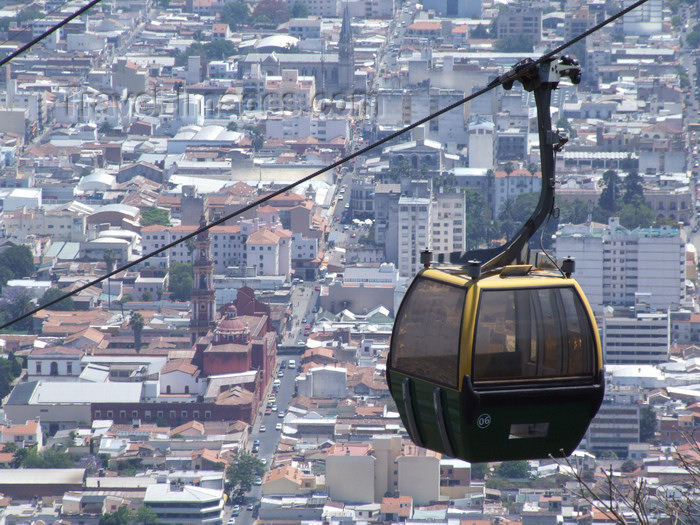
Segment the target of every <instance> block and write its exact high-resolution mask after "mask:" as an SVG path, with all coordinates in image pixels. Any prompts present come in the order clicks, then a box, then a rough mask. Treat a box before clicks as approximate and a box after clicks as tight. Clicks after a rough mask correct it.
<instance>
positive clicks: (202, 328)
mask: <svg viewBox="0 0 700 525" xmlns="http://www.w3.org/2000/svg"><path fill="white" fill-rule="evenodd" d="M206 224H207V222H206V220H205V219H204V216H202V218H201V219H200V221H199V228H200V229H202V228H204V226H206ZM195 251H196V253H197V256H196V258H195V260H194V265H193V267H192V270H193V273H194V283H193V285H192V299H191V300H190V302H191V304H192V314H191V316H190V342H191V343H192V345H194V344H195V343H196V342H197V339H199V338H200V337H202V336H204V335H207V333H208V332H209V330H210V329H212V328H214V321H215V316H216V292H215V291H214V261H213V260H212V258H211V240H210V239H209V230H204V231H202V232H199V233H198V234H197V237H196V240H195Z"/></svg>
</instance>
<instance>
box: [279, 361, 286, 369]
mask: <svg viewBox="0 0 700 525" xmlns="http://www.w3.org/2000/svg"><path fill="white" fill-rule="evenodd" d="M284 368H287V361H280V370H282V369H284Z"/></svg>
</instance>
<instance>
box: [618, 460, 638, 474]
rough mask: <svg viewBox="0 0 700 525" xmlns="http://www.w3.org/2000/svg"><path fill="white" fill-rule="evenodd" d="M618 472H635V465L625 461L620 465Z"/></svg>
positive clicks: (632, 462) (631, 461) (630, 461)
mask: <svg viewBox="0 0 700 525" xmlns="http://www.w3.org/2000/svg"><path fill="white" fill-rule="evenodd" d="M620 470H621V471H622V472H628V473H629V472H634V471H635V470H637V464H636V463H635V462H634V461H633V460H631V459H627V460H625V461H624V462H623V463H622V465H620Z"/></svg>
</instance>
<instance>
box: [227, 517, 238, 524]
mask: <svg viewBox="0 0 700 525" xmlns="http://www.w3.org/2000/svg"><path fill="white" fill-rule="evenodd" d="M227 525H236V518H235V517H234V516H231V517H230V518H229V520H228V522H227Z"/></svg>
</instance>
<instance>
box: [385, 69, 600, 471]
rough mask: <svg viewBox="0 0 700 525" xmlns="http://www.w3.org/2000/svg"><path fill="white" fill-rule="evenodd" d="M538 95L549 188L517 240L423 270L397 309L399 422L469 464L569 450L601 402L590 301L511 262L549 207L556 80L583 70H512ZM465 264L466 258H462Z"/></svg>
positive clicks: (559, 280) (562, 273) (565, 279)
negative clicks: (479, 259) (447, 267)
mask: <svg viewBox="0 0 700 525" xmlns="http://www.w3.org/2000/svg"><path fill="white" fill-rule="evenodd" d="M508 75H509V77H508V80H507V81H505V82H503V84H504V87H506V88H509V87H510V86H512V79H515V80H518V81H520V82H522V83H523V86H524V87H525V89H528V90H532V91H534V92H535V100H536V102H537V113H538V127H539V134H540V150H541V151H540V155H541V162H542V192H541V195H540V200H539V202H538V206H537V208H536V210H535V212H534V213H533V216H532V217H531V218H530V220H528V222H527V223H526V224H525V225H524V226H523V228H522V229H521V230H520V232H518V234H517V235H516V236H515V238H514V240H513V241H511V242H510V243H509V244H507V245H506V246H505V247H503V248H501V249H500V250H499V251H497V252H496V253H495V254H494V253H488V252H479V253H477V252H474V253H472V254H466V257H469V258H474V256H475V255H477V256H482V257H484V255H485V254H486V255H487V256H488V257H490V259H488V260H487V262H486V263H484V264H483V265H482V264H480V263H479V262H476V261H469V262H468V266H467V267H466V268H465V267H461V268H453V269H450V270H443V269H437V268H431V261H430V254H429V252H427V251H426V252H423V254H422V256H421V259H422V263H423V264H424V269H423V270H421V271H420V272H419V273H418V275H417V276H416V277H415V278H414V280H413V282H412V283H411V285H410V287H409V289H408V290H407V292H406V296H405V297H404V300H403V302H402V304H401V307H400V308H399V310H398V313H397V315H396V320H395V323H394V329H393V334H392V340H391V347H390V351H389V358H388V361H387V381H388V384H389V389H390V391H391V393H392V396H393V398H394V401H395V402H396V405H397V408H398V411H399V413H400V415H401V419H402V421H403V423H404V426H405V427H406V429H407V431H408V433H409V435H410V437H411V439H412V440H413V441H414V442H415V443H416V444H417V445H419V446H423V447H426V448H429V449H432V450H436V451H439V452H443V453H445V454H447V455H450V456H453V457H458V458H462V459H465V460H467V461H472V462H485V461H505V460H518V459H536V458H545V457H548V456H550V455H551V456H556V457H560V456H562V455H567V456H568V455H569V454H571V452H573V451H574V449H575V448H576V447H577V446H578V444H579V442H580V441H581V438H582V437H583V435H584V434H585V432H586V430H587V428H588V425H589V423H590V421H591V419H592V418H593V417H594V416H595V414H596V413H597V411H598V408H599V407H600V404H601V402H602V400H603V393H604V380H603V360H602V353H601V346H600V339H599V337H598V330H597V328H596V323H595V318H594V316H593V313H592V311H591V308H590V305H589V304H588V301H587V300H586V297H585V295H584V293H583V291H582V290H581V287H580V286H579V285H578V283H577V282H576V281H575V280H574V279H573V278H571V272H572V271H573V261H570V260H569V261H566V262H565V264H564V265H563V266H562V269H561V270H559V269H557V268H556V267H555V270H554V271H553V270H552V269H543V268H536V267H533V266H531V265H528V264H514V263H515V262H516V261H515V260H516V259H518V258H521V256H522V252H523V251H525V250H526V248H527V242H528V240H529V239H530V237H531V236H532V235H533V234H534V232H535V231H536V230H537V228H539V226H540V225H541V224H542V223H543V222H544V220H545V219H546V217H547V216H548V215H549V214H550V213H552V211H553V210H554V151H555V149H556V148H558V146H560V145H561V144H563V143H564V142H565V139H563V138H561V137H559V136H558V135H556V134H555V133H553V132H552V131H551V120H550V116H549V101H550V96H551V90H552V89H554V88H555V87H556V85H557V83H558V80H559V79H560V77H561V76H568V77H569V78H570V79H571V80H572V81H574V82H575V83H578V80H579V79H580V68H579V67H578V65H577V64H576V63H575V62H574V61H573V60H571V59H568V58H566V57H562V58H561V59H559V61H558V62H555V61H554V59H551V60H549V61H545V62H543V63H541V64H536V63H533V62H532V61H526V62H522V63H520V64H518V65H516V66H515V68H514V69H513V70H512V71H511V72H509V73H508ZM460 262H465V261H460Z"/></svg>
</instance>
